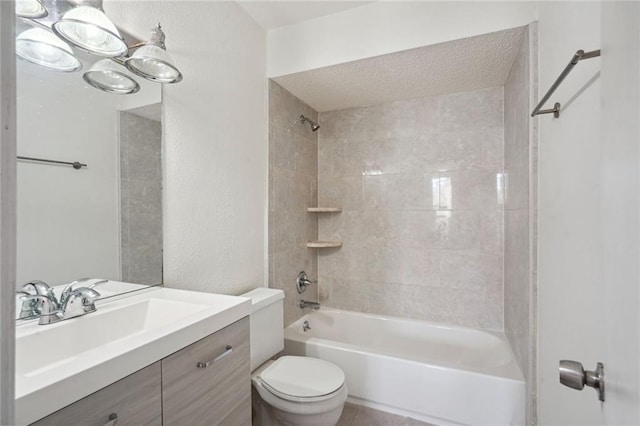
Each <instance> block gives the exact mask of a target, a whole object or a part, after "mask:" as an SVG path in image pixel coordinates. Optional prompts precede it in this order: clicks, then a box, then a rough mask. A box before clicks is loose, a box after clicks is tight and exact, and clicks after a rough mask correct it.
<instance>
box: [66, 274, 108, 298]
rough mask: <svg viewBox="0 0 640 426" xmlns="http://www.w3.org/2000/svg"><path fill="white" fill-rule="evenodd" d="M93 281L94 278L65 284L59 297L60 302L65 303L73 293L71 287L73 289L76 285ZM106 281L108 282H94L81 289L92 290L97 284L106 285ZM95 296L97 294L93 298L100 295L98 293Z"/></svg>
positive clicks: (80, 279) (79, 279)
mask: <svg viewBox="0 0 640 426" xmlns="http://www.w3.org/2000/svg"><path fill="white" fill-rule="evenodd" d="M93 279H95V278H78V279H77V280H75V281H73V282H71V283H69V284H67V286H66V287H65V288H64V290H62V294H61V296H60V301H61V303H62V302H63V301H65V300H66V299H67V298H68V297H69V295H70V294H71V293H72V292H73V291H74V289H73V287H74V286H75V285H76V284H80V283H85V282H87V281H91V280H93ZM108 281H109V280H98V281H96V282H94V283H91V284H90V285H89V286H87V287H82V288H88V289H92V288H93V287H95V286H97V285H99V284H104V283H106V282H108ZM96 293H97V292H96ZM97 294H98V295H97V296H95V297H100V294H99V293H97Z"/></svg>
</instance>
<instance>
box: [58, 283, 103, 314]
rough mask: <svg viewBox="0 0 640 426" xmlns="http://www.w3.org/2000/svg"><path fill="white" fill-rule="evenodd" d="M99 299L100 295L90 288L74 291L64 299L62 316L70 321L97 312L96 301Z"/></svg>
mask: <svg viewBox="0 0 640 426" xmlns="http://www.w3.org/2000/svg"><path fill="white" fill-rule="evenodd" d="M98 297H100V293H98V292H97V291H95V290H94V289H91V288H88V287H80V288H78V289H76V290H73V291H71V292H70V293H69V294H68V295H67V296H66V297H65V299H64V303H63V305H62V315H63V316H64V318H65V319H68V318H73V317H77V316H80V315H84V314H89V313H91V312H95V311H96V305H95V300H96V299H97V298H98Z"/></svg>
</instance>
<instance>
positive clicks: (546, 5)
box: [536, 2, 604, 425]
mask: <svg viewBox="0 0 640 426" xmlns="http://www.w3.org/2000/svg"><path fill="white" fill-rule="evenodd" d="M538 30H539V33H538V34H539V93H540V97H542V95H544V93H545V92H546V91H547V89H548V88H549V86H550V85H551V84H552V83H553V81H554V80H555V79H556V78H557V77H558V75H559V73H560V71H562V69H563V68H564V67H565V66H566V64H567V63H568V62H569V59H570V58H571V56H572V55H573V54H574V53H575V51H576V50H578V49H584V50H585V51H587V50H593V49H599V48H600V43H601V40H600V3H595V2H594V3H589V2H542V3H540V6H539V27H538ZM601 61H602V59H590V60H588V61H585V62H582V63H580V64H579V65H578V66H576V68H575V69H574V70H573V71H572V73H571V74H570V75H569V77H567V79H566V80H565V81H564V82H563V83H562V85H561V87H560V88H559V89H558V90H557V91H556V93H555V94H554V95H553V97H552V99H551V100H550V102H549V104H548V105H553V102H561V103H562V106H563V109H562V115H561V117H560V118H559V119H554V118H553V117H552V116H550V115H542V116H539V117H538V118H536V120H538V122H539V129H540V148H539V234H538V243H539V246H538V247H539V266H538V272H539V278H538V279H539V281H538V313H539V314H538V423H539V424H540V425H568V424H602V414H601V408H600V404H599V403H598V401H597V400H596V397H595V395H594V392H593V390H591V389H589V390H587V391H584V392H576V391H575V390H572V389H569V388H567V387H564V386H562V385H560V384H559V383H558V361H559V360H561V359H574V360H578V361H580V362H582V363H583V365H584V366H585V368H588V369H593V368H594V367H595V365H596V362H597V361H600V360H601V358H602V356H603V354H604V348H602V347H601V344H602V340H601V339H600V336H602V334H601V333H602V332H603V329H602V325H601V324H602V320H603V318H602V316H600V315H597V314H595V315H592V314H590V313H602V310H601V308H602V306H601V302H600V297H601V283H602V266H601V265H602V258H603V250H602V242H603V239H602V233H601V229H602V226H601V222H602V218H603V213H602V210H601V209H600V205H601V204H600V203H601V197H602V195H601V190H602V188H601V187H602V183H601V175H600V166H601V156H602V152H601V150H602V145H601V85H600V80H599V79H598V78H597V73H598V72H599V70H600V67H601ZM593 77H595V78H596V79H595V81H594V82H593V83H591V84H587V82H588V81H589V80H590V79H591V78H593ZM571 99H573V100H572V101H570V100H571Z"/></svg>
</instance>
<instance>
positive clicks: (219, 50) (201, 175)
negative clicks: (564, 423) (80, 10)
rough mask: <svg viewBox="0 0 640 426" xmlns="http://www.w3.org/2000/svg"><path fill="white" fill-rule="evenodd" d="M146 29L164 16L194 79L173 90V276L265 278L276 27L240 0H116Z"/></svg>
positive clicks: (168, 251) (237, 285)
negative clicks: (268, 79) (269, 80)
mask: <svg viewBox="0 0 640 426" xmlns="http://www.w3.org/2000/svg"><path fill="white" fill-rule="evenodd" d="M105 10H107V13H108V14H109V15H110V16H112V17H113V18H114V20H115V21H116V22H118V23H119V24H120V25H122V26H123V27H124V28H127V29H131V30H132V31H133V32H134V33H135V34H136V35H138V36H139V37H146V33H147V31H148V28H151V27H153V26H154V25H155V24H156V23H157V22H161V23H162V28H163V29H164V31H165V32H166V35H167V39H166V44H167V50H168V51H169V53H170V54H171V55H172V56H173V58H174V60H175V61H176V63H177V65H178V67H179V68H180V70H181V71H182V73H183V74H184V80H183V81H182V82H181V83H179V84H175V85H171V86H165V87H164V90H163V108H164V110H163V138H164V165H163V170H164V177H163V178H164V188H163V190H164V199H163V205H164V281H165V284H166V285H167V286H169V287H175V288H184V289H190V290H200V291H209V292H216V293H229V294H233V293H240V292H242V291H243V290H245V289H249V288H253V287H257V286H262V285H265V281H266V280H265V215H266V200H267V161H268V160H267V118H266V103H265V100H266V83H265V63H266V34H265V31H264V30H263V29H261V28H260V27H259V26H258V25H257V24H256V23H255V22H254V21H253V20H252V19H251V18H250V17H249V16H248V15H247V14H246V13H245V12H244V11H243V10H242V9H241V8H240V7H239V6H238V5H237V4H236V3H235V2H195V1H193V2H191V1H175V2H174V1H162V2H122V3H121V2H107V3H105Z"/></svg>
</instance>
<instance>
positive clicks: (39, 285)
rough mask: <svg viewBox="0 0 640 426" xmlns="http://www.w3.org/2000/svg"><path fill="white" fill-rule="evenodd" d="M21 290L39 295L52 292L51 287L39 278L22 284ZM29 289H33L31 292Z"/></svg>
mask: <svg viewBox="0 0 640 426" xmlns="http://www.w3.org/2000/svg"><path fill="white" fill-rule="evenodd" d="M22 290H24V291H25V292H27V293H29V294H39V295H40V296H50V295H51V294H52V293H53V289H52V288H51V287H50V286H49V284H47V283H45V282H44V281H41V280H31V281H29V282H28V283H25V284H23V285H22ZM30 290H33V292H31V291H30Z"/></svg>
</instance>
